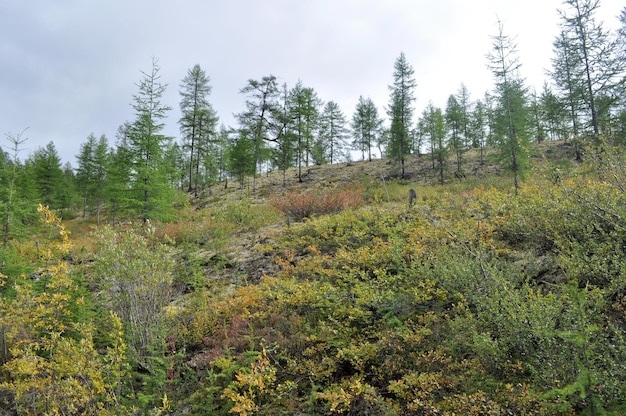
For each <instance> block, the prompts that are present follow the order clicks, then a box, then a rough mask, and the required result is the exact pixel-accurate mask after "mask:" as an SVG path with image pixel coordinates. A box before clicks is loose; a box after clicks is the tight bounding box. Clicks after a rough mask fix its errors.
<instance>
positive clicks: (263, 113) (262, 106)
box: [237, 75, 279, 190]
mask: <svg viewBox="0 0 626 416" xmlns="http://www.w3.org/2000/svg"><path fill="white" fill-rule="evenodd" d="M241 93H242V94H246V95H247V96H248V99H247V100H246V111H245V112H243V113H241V114H239V115H238V116H237V118H238V120H239V124H240V126H241V129H245V130H247V131H248V133H247V134H245V136H246V137H248V138H249V140H252V142H253V144H254V166H255V172H254V173H253V180H252V188H253V190H254V189H256V172H259V171H260V170H261V169H260V166H261V165H262V164H263V162H264V161H265V158H264V155H265V154H266V153H267V152H266V151H265V150H266V149H265V147H266V146H265V145H266V141H269V140H271V139H270V137H269V134H268V132H269V131H270V129H271V126H272V124H273V120H272V118H273V116H274V115H275V114H276V112H277V107H278V103H277V100H278V94H279V91H278V84H277V82H276V77H275V76H274V75H268V76H265V77H263V78H262V79H261V80H260V81H258V80H254V79H250V80H248V85H246V86H245V87H244V88H242V89H241Z"/></svg>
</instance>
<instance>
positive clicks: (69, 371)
mask: <svg viewBox="0 0 626 416" xmlns="http://www.w3.org/2000/svg"><path fill="white" fill-rule="evenodd" d="M535 155H536V156H535V157H534V158H533V163H532V168H531V171H530V173H529V174H528V176H527V177H526V179H525V180H524V182H523V184H522V187H521V188H520V189H519V192H518V194H517V195H515V194H514V192H513V190H512V181H511V179H510V178H508V177H507V175H506V174H505V173H504V172H503V170H502V169H500V168H499V166H498V164H497V163H495V162H493V161H492V159H491V157H490V156H488V157H487V158H486V159H485V163H484V164H481V163H480V156H479V154H478V153H474V152H473V151H469V152H467V153H465V155H464V161H463V165H462V166H463V172H464V175H456V176H455V175H454V169H451V170H449V171H447V172H446V176H445V179H446V181H445V183H444V185H441V184H439V183H438V181H439V175H437V174H436V173H435V172H434V170H433V169H432V164H431V161H430V159H429V156H426V155H422V156H413V157H411V158H410V159H409V160H408V161H407V165H406V166H405V167H406V172H407V173H408V174H409V175H410V178H409V179H403V180H400V179H396V178H394V166H393V165H392V164H390V162H389V161H386V160H376V161H372V162H368V161H364V162H354V163H351V164H342V165H333V166H319V167H318V166H314V167H309V168H307V171H306V173H307V175H306V176H305V177H303V178H302V179H303V180H302V181H299V180H298V179H299V178H298V176H297V172H295V171H293V170H290V171H287V172H286V173H285V174H284V176H283V173H282V172H274V173H269V174H264V175H260V176H259V177H257V178H256V179H255V181H254V184H253V183H252V179H250V180H249V181H248V182H247V183H245V184H244V185H245V186H244V187H243V189H240V188H239V187H238V184H235V183H231V184H229V186H228V188H224V186H223V184H222V185H221V186H216V187H214V188H212V189H211V190H210V191H209V190H206V193H201V195H200V196H199V197H198V198H197V199H195V200H193V201H192V203H191V206H190V207H187V208H184V209H182V210H181V211H180V212H179V215H178V217H177V219H176V220H175V221H172V222H170V223H167V224H150V225H146V224H144V225H142V226H140V227H133V226H130V225H124V226H118V227H103V228H101V229H97V230H95V232H94V233H93V234H89V236H86V235H83V234H81V233H80V232H77V233H76V234H75V235H74V238H75V244H76V245H77V246H78V247H77V249H76V254H75V256H76V259H75V263H76V265H75V267H76V268H77V275H76V276H77V277H76V279H77V281H78V282H80V284H81V286H80V289H78V288H76V289H73V290H72V291H71V294H70V295H71V296H78V295H80V296H82V298H81V299H83V300H82V301H81V302H83V303H81V305H84V304H85V303H86V304H87V305H88V308H87V309H88V310H89V311H91V312H88V313H84V312H85V311H84V309H81V307H77V306H73V309H72V308H70V309H72V310H76V311H78V312H76V315H71V314H68V315H63V316H64V318H63V320H62V322H63V325H66V326H67V325H68V324H67V322H68V321H69V320H70V318H69V317H70V316H80V317H82V318H81V319H82V321H85V320H87V319H93V320H94V322H95V323H96V326H95V328H97V329H96V330H94V331H95V333H94V334H93V342H94V348H95V350H96V351H99V353H96V354H93V355H88V356H89V357H92V358H91V360H92V361H94V362H102V363H106V365H104V364H101V366H96V365H95V364H93V363H91V364H90V368H92V369H94V370H93V372H96V373H98V374H104V375H103V380H105V381H106V382H104V383H102V387H101V388H100V390H98V395H97V396H96V395H93V396H89V395H88V394H87V393H85V394H82V395H81V396H80V397H94V399H93V401H94V402H95V401H98V400H99V401H98V403H100V404H99V406H101V408H102V409H105V410H106V411H108V412H109V414H126V413H131V412H133V411H136V410H137V409H140V410H143V411H145V412H146V413H151V414H176V415H185V414H188V415H189V414H193V415H228V414H239V415H252V414H255V415H332V414H347V415H454V414H464V415H485V414H493V415H509V414H514V415H540V414H541V415H546V414H547V415H563V414H580V413H586V414H602V413H603V412H604V413H606V412H608V413H611V412H612V413H613V414H623V413H624V412H625V411H626V409H625V408H624V404H623V403H624V402H625V401H624V398H625V395H626V393H625V392H626V387H625V386H626V384H625V383H626V379H625V374H624V370H623V364H622V363H623V362H624V359H626V343H624V335H625V331H626V299H625V295H626V280H625V278H624V276H625V273H626V246H625V245H624V241H626V221H625V219H626V166H625V164H624V160H625V159H624V158H623V157H622V156H621V155H620V154H618V153H607V154H605V155H603V157H602V159H601V162H602V163H600V164H594V163H593V161H591V156H592V155H589V162H588V163H582V164H579V163H577V162H574V161H573V157H574V155H573V150H572V147H571V146H569V144H568V143H563V142H558V143H557V142H552V143H543V144H540V145H536V147H535ZM450 166H454V165H453V164H452V162H451V163H450ZM283 178H284V179H285V181H286V183H285V186H283ZM411 188H413V189H415V190H416V191H417V199H416V201H415V203H414V204H413V205H411V206H410V205H409V201H408V199H407V197H408V190H409V189H411ZM82 226H84V225H81V223H80V222H76V223H71V224H70V227H71V228H72V229H76V230H78V229H80V227H82ZM54 273H55V272H53V271H49V272H48V274H53V275H54ZM56 287H58V285H55V288H56ZM20 293H21V292H20ZM70 295H68V296H70ZM71 296H70V297H69V298H68V300H67V301H68V302H70V301H71V299H72V298H71ZM55 299H56V298H55ZM63 299H65V298H63ZM44 300H45V299H44ZM30 304H32V302H30V303H28V302H21V303H16V304H15V305H24V306H23V307H24V308H27V307H28V305H30ZM40 309H41V308H39V309H38V310H40ZM108 310H111V311H113V312H115V313H116V316H118V317H119V322H120V324H121V327H122V328H123V341H124V343H121V341H120V339H119V338H116V336H115V334H122V332H120V331H119V330H118V329H116V328H118V326H116V320H115V319H113V320H112V321H111V320H110V319H109V318H107V317H108V316H109V315H108V314H107V313H105V312H106V311H108ZM80 311H83V313H79V312H80ZM93 311H96V312H99V313H96V314H95V315H96V316H95V317H93ZM4 312H5V313H6V314H10V315H11V316H16V317H19V316H23V315H20V313H18V312H14V311H11V312H10V313H9V312H8V310H5V311H4ZM46 316H47V315H46ZM88 317H91V318H88ZM15 319H18V318H15ZM82 321H81V322H82ZM11 322H13V323H14V322H16V321H11ZM53 324H54V325H56V326H57V327H58V326H59V325H61V323H58V322H57V321H53ZM50 325H52V324H50ZM80 328H83V326H81V327H80ZM85 328H86V327H85ZM61 332H62V331H61ZM83 332H84V331H83ZM83 332H77V331H75V332H73V333H72V334H73V335H72V336H73V337H75V338H76V339H80V338H81V337H80V336H78V335H77V334H83ZM7 333H8V334H13V333H14V331H9V332H7ZM31 336H32V337H36V336H43V335H41V334H39V335H38V333H36V332H35V333H32V334H31ZM72 336H68V337H67V338H65V339H73V338H72ZM85 336H86V335H85ZM58 339H59V338H55V337H52V338H51V339H50V340H49V343H51V344H54V342H57V341H58ZM60 339H64V338H60ZM46 345H49V344H46ZM61 345H62V347H63V351H66V352H67V351H70V349H69V348H70V347H69V345H70V344H69V343H67V342H66V343H63V344H61ZM80 345H81V347H80V348H82V349H83V351H85V350H86V349H87V347H88V346H87V345H86V344H84V343H81V344H80ZM123 346H126V349H124V348H123ZM56 348H60V347H56ZM52 349H54V348H52V347H51V350H52ZM15 351H18V350H17V349H16V350H15ZM122 353H124V355H125V356H126V359H125V360H124V362H123V363H122V362H121V361H119V360H120V356H121V354H122ZM24 354H25V356H27V354H26V352H24ZM83 355H84V354H83ZM43 356H44V357H46V358H45V360H43V361H45V362H51V363H52V362H55V361H54V360H56V359H58V358H57V357H62V356H63V354H55V355H46V354H43ZM99 357H102V358H99ZM46 360H47V361H46ZM29 362H32V361H28V360H24V361H23V363H24V366H23V367H19V366H14V367H8V368H9V370H10V371H11V377H12V380H13V381H12V383H13V384H12V385H13V386H16V387H15V388H14V389H13V390H11V389H8V387H7V385H4V387H3V389H4V390H3V392H5V393H6V392H7V391H10V392H14V391H20V392H23V391H31V392H32V393H29V394H25V393H23V394H22V396H19V397H18V396H17V395H15V393H10V394H9V393H6V394H3V396H2V398H3V400H5V401H9V400H8V398H10V397H13V398H14V400H15V401H17V402H18V403H19V404H20V406H23V408H29V409H30V408H35V406H36V404H37V403H40V402H39V401H38V399H37V398H38V397H46V400H47V401H46V405H50V403H51V402H52V401H53V400H54V399H58V400H59V401H60V402H63V401H64V402H65V403H67V402H68V401H69V400H70V399H68V396H64V395H63V391H64V390H63V388H58V389H56V390H45V389H44V387H45V386H49V384H45V383H43V381H42V382H41V383H40V384H41V385H42V386H44V387H38V386H39V384H37V383H35V381H37V380H38V378H44V375H45V374H47V373H45V374H44V373H34V374H35V375H34V376H33V375H28V376H26V375H23V374H22V373H21V372H20V368H30V367H28V366H26V364H25V363H29ZM113 364H115V365H113ZM53 368H55V369H56V371H57V372H59V373H60V374H56V373H55V376H56V377H57V378H58V379H62V380H68V382H67V383H69V381H71V380H76V385H77V386H93V385H91V384H85V383H84V382H83V381H81V380H83V379H85V376H84V375H82V374H79V376H80V377H78V376H77V375H76V374H77V373H76V372H75V370H74V367H71V368H70V367H69V366H67V365H63V366H62V365H57V366H56V367H53ZM76 371H78V370H76ZM29 374H31V373H29ZM90 374H91V373H90ZM89 377H91V378H94V377H96V375H90V376H89ZM26 380H28V383H30V384H28V388H30V389H31V390H27V389H25V388H23V389H21V390H18V387H22V385H23V384H24V385H25V384H27V383H26ZM20 383H22V384H20ZM68 385H70V386H71V383H69V384H68ZM98 386H100V384H98ZM37 388H41V389H42V390H41V391H42V392H43V390H45V391H46V392H49V391H53V392H54V394H52V393H48V394H49V395H48V396H42V395H33V394H34V393H37V392H38V391H39V390H37ZM7 389H8V390H7ZM81 391H82V390H81ZM94 392H95V390H94ZM12 394H13V396H12ZM42 394H43V393H42ZM96 397H99V398H102V399H96ZM71 400H79V397H78V396H72V399H71ZM89 403H91V402H89ZM29 406H30V407H29ZM40 406H41V405H40ZM83 406H87V404H83ZM94 406H95V405H94ZM40 408H41V407H40Z"/></svg>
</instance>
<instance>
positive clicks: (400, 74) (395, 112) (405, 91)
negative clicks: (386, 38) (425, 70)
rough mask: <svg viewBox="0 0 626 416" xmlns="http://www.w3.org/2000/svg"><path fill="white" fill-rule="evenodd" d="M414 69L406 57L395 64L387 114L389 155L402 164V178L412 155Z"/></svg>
mask: <svg viewBox="0 0 626 416" xmlns="http://www.w3.org/2000/svg"><path fill="white" fill-rule="evenodd" d="M414 72H415V71H414V70H413V67H412V66H411V65H410V64H409V62H408V61H407V59H406V56H405V55H404V52H402V53H400V56H399V57H398V58H397V59H396V61H395V63H394V72H393V83H392V84H391V85H390V86H389V89H390V91H391V94H390V99H389V108H388V109H387V113H388V115H389V118H390V120H391V123H390V124H391V126H390V137H389V143H388V150H387V155H388V156H389V157H391V158H393V159H395V160H396V161H397V162H399V163H400V176H401V177H402V178H404V177H405V160H406V156H407V155H408V154H410V153H411V148H410V142H411V131H410V130H411V125H412V117H413V102H414V101H415V96H414V94H415V88H416V86H417V83H416V82H415V79H414V78H413V75H414Z"/></svg>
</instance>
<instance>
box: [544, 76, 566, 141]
mask: <svg viewBox="0 0 626 416" xmlns="http://www.w3.org/2000/svg"><path fill="white" fill-rule="evenodd" d="M539 106H540V111H541V114H542V118H543V120H544V123H545V126H546V137H547V138H548V139H550V140H559V139H566V138H567V137H569V134H570V129H568V127H567V118H568V116H567V108H566V107H565V105H564V103H563V101H562V100H561V99H559V97H558V96H557V95H556V94H555V93H554V92H553V91H552V89H551V88H550V86H549V85H548V84H547V83H544V84H543V90H542V91H541V95H540V96H539Z"/></svg>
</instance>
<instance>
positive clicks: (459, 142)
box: [445, 95, 464, 172]
mask: <svg viewBox="0 0 626 416" xmlns="http://www.w3.org/2000/svg"><path fill="white" fill-rule="evenodd" d="M445 120H446V127H447V130H448V133H449V139H448V142H449V143H450V147H451V148H452V149H454V154H455V155H456V171H457V172H460V171H461V164H462V154H463V150H464V143H463V134H464V126H463V112H462V111H461V105H460V104H459V102H458V100H457V99H456V96H454V95H450V96H449V97H448V103H447V104H446V113H445Z"/></svg>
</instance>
